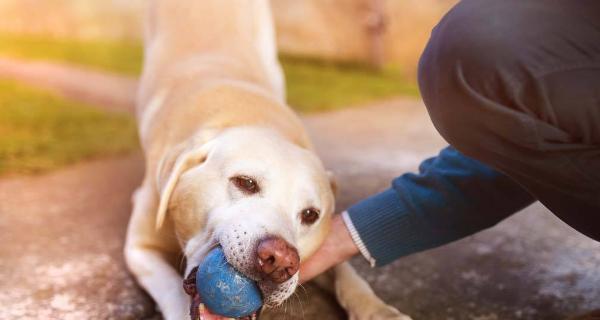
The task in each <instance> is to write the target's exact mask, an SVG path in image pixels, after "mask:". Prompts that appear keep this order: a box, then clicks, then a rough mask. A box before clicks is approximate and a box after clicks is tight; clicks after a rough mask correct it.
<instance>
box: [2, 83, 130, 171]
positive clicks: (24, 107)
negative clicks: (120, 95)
mask: <svg viewBox="0 0 600 320" xmlns="http://www.w3.org/2000/svg"><path fill="white" fill-rule="evenodd" d="M136 146H137V137H136V129H135V123H134V121H133V119H132V118H131V117H130V116H127V115H123V114H115V113H105V112H102V111H99V110H98V109H95V108H93V107H91V106H88V105H84V104H81V103H76V102H72V101H67V100H64V99H62V98H60V97H58V96H56V95H54V94H51V93H48V92H45V91H41V90H37V89H33V88H30V87H27V86H24V85H21V84H18V83H16V82H13V81H8V80H0V175H2V174H6V173H36V172H42V171H47V170H50V169H54V168H57V167H60V166H63V165H65V164H70V163H74V162H76V161H78V160H82V159H87V158H92V157H97V156H100V155H110V154H116V153H122V152H126V151H129V150H132V149H134V148H136Z"/></svg>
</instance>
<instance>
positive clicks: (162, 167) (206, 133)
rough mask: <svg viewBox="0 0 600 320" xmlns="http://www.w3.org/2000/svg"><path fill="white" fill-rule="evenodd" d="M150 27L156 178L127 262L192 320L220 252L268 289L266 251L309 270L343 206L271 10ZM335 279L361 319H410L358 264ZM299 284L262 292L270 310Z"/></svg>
mask: <svg viewBox="0 0 600 320" xmlns="http://www.w3.org/2000/svg"><path fill="white" fill-rule="evenodd" d="M146 23H147V24H146V30H145V59H144V70H143V74H142V78H141V82H140V89H139V92H138V97H137V102H138V103H137V118H138V123H139V133H140V139H141V142H142V146H143V149H144V153H145V158H146V174H145V178H144V181H143V182H142V185H141V186H140V187H139V188H138V190H137V191H136V193H135V194H134V196H133V202H134V209H133V213H132V216H131V221H130V223H129V228H128V232H127V241H126V245H125V256H126V261H127V265H128V266H129V268H130V270H131V272H132V273H133V274H134V275H135V277H136V278H137V280H138V282H139V284H140V285H141V286H142V287H143V288H144V289H146V290H147V291H148V293H149V294H150V295H151V296H152V298H154V300H155V301H156V303H157V304H158V306H159V308H160V309H161V311H162V312H163V314H164V316H165V318H166V319H177V320H180V319H188V318H189V316H188V310H189V304H190V299H189V297H188V296H186V294H185V293H184V291H183V289H182V279H183V275H184V274H185V275H187V274H188V273H189V272H190V270H191V269H192V267H193V266H195V265H197V264H199V263H200V262H201V261H202V259H203V257H204V256H205V254H206V253H207V252H208V250H210V249H211V248H212V247H214V245H216V244H219V245H221V246H222V247H223V249H224V252H225V255H226V257H227V258H228V260H229V262H230V263H232V264H233V265H234V267H236V268H237V269H238V270H240V271H241V272H244V273H245V274H246V275H247V276H249V277H251V278H254V279H256V280H259V278H258V277H257V275H256V274H255V273H256V271H255V270H254V268H253V261H254V259H255V257H254V256H253V251H254V250H253V248H254V247H255V246H256V243H257V241H258V240H259V239H261V238H262V237H265V236H267V235H278V236H280V237H283V238H284V239H285V240H287V241H288V242H289V243H290V244H291V245H293V246H294V247H296V248H297V250H298V252H299V255H300V258H301V259H305V258H306V257H308V256H310V255H311V254H312V253H313V252H314V251H315V250H316V249H317V248H318V246H319V245H320V243H321V242H322V241H323V239H324V237H325V235H326V234H327V231H328V229H329V225H330V221H331V217H332V215H333V211H334V198H333V192H332V188H331V184H330V180H329V175H328V174H327V172H326V171H325V170H324V168H323V166H322V164H321V162H320V160H319V159H318V158H317V157H316V156H315V154H314V151H313V149H312V146H311V143H310V141H309V139H308V136H307V134H306V132H305V131H304V128H303V126H302V124H301V122H300V120H299V119H298V117H297V116H296V115H295V114H294V113H293V112H292V111H291V110H290V109H289V107H287V106H286V105H285V101H284V97H285V92H284V83H283V75H282V72H281V67H280V65H279V63H278V61H277V56H276V47H275V40H274V32H273V25H272V21H271V13H270V8H269V3H268V1H267V0H202V1H188V0H154V1H150V2H149V8H148V14H147V17H146ZM239 175H244V176H250V177H252V178H253V179H255V180H256V181H257V182H258V183H259V185H260V190H261V191H260V193H259V194H255V195H248V194H245V193H244V192H242V191H240V190H239V189H238V188H237V187H236V186H235V185H234V184H233V183H232V182H231V178H232V177H235V176H239ZM307 207H314V208H317V209H319V210H320V212H321V215H320V217H319V219H318V220H317V222H316V223H315V224H313V225H310V226H307V225H303V224H302V223H301V221H300V217H299V213H300V212H301V210H303V209H305V208H307ZM234 255H235V256H236V257H237V259H235V258H234ZM182 256H183V257H185V258H186V259H185V260H186V261H187V265H186V266H185V270H181V268H180V267H181V265H180V262H181V257H182ZM335 270H336V271H335V292H336V293H337V296H338V298H339V300H340V303H341V304H342V306H344V307H345V308H346V310H347V311H348V313H349V315H350V317H351V318H352V319H407V318H406V317H405V316H403V315H402V314H400V313H399V312H398V311H397V310H395V309H393V308H391V307H389V306H386V305H385V304H384V303H383V302H382V301H381V300H379V299H378V298H377V297H376V296H375V295H374V294H373V292H372V291H371V289H370V288H369V287H368V285H367V284H366V282H364V280H362V279H361V278H360V277H359V276H358V275H357V274H356V273H355V272H354V271H353V270H352V268H351V267H350V266H349V265H348V264H343V265H341V266H339V267H337V268H336V269H335ZM297 281H298V275H297V274H296V275H294V276H293V277H292V278H291V279H289V280H288V281H286V282H284V283H282V284H280V285H273V284H265V283H262V282H260V281H259V285H260V286H261V290H262V291H263V295H264V298H265V303H266V305H267V306H275V305H278V304H281V303H282V302H283V301H284V300H285V299H287V298H288V297H289V296H290V295H291V294H292V293H293V291H294V290H295V289H296V286H297Z"/></svg>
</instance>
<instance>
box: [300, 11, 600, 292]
mask: <svg viewBox="0 0 600 320" xmlns="http://www.w3.org/2000/svg"><path fill="white" fill-rule="evenodd" d="M418 73H419V74H418V78H419V87H420V89H421V94H422V97H423V100H424V103H425V106H426V107H427V110H428V112H429V115H430V118H431V120H432V122H433V124H434V126H435V127H436V129H437V130H438V131H439V133H440V134H441V135H442V136H443V137H444V138H445V139H446V140H447V142H448V143H449V144H450V146H449V147H447V148H445V149H444V150H442V151H441V152H440V153H439V155H437V156H436V157H434V158H431V159H428V160H425V161H424V162H423V163H421V165H420V167H419V173H416V174H413V173H407V174H404V175H402V176H400V177H398V178H396V179H394V180H393V181H392V183H391V187H390V188H389V189H387V190H385V191H383V192H381V193H379V194H376V195H373V196H371V197H369V198H367V199H365V200H362V201H360V202H358V203H356V204H355V205H353V206H351V207H349V208H348V209H347V210H346V211H344V212H343V213H342V214H341V215H338V216H336V218H335V219H334V222H333V224H332V229H331V231H330V234H329V236H328V237H327V238H326V240H325V242H324V243H323V245H322V246H321V247H320V249H318V250H317V252H316V253H315V254H314V255H313V256H312V257H310V258H309V259H307V260H306V261H305V262H303V264H302V265H301V268H300V278H301V281H307V280H309V279H311V278H313V277H314V276H316V275H318V274H319V273H321V272H323V271H325V270H326V269H328V268H330V267H332V266H334V265H336V264H338V263H340V262H342V261H345V260H348V259H349V258H350V257H352V256H354V255H357V254H359V253H361V254H362V255H363V256H364V257H365V258H366V259H367V260H368V261H369V263H370V264H371V265H372V266H381V265H385V264H387V263H389V262H391V261H394V260H395V259H398V258H400V257H402V256H406V255H408V254H411V253H415V252H419V251H423V250H426V249H429V248H433V247H437V246H441V245H443V244H447V243H449V242H451V241H454V240H457V239H461V238H463V237H466V236H468V235H471V234H473V233H475V232H478V231H480V230H483V229H486V228H489V227H492V226H494V225H495V224H497V223H498V222H499V221H501V220H503V219H504V218H506V217H508V216H510V215H511V214H513V213H515V212H518V211H519V210H521V209H522V208H524V207H526V206H528V205H529V204H531V203H532V202H534V201H536V200H539V201H540V202H541V203H542V204H544V205H545V206H546V207H547V208H548V209H549V210H550V211H552V212H553V213H554V214H556V215H557V216H558V217H560V218H561V219H562V220H563V221H564V222H566V223H568V224H569V225H571V226H572V227H573V228H575V229H576V230H578V231H580V232H582V233H583V234H585V235H587V236H589V237H591V238H593V239H596V240H600V1H597V0H554V1H543V0H503V1H494V0H463V1H461V2H459V3H458V4H456V5H455V6H454V8H452V9H451V10H450V11H449V12H448V13H447V14H446V15H445V16H444V17H443V18H442V20H441V21H440V22H439V24H438V25H437V26H436V27H435V28H434V30H433V31H432V34H431V37H430V39H429V43H428V44H427V46H426V48H425V50H424V52H423V54H422V56H421V59H420V62H419V71H418Z"/></svg>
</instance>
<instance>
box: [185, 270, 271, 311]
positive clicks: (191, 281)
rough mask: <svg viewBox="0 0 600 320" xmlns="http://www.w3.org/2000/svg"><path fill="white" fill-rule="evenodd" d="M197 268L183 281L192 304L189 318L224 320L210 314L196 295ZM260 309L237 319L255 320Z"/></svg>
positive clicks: (198, 295) (197, 294)
mask: <svg viewBox="0 0 600 320" xmlns="http://www.w3.org/2000/svg"><path fill="white" fill-rule="evenodd" d="M197 270H198V267H194V269H192V271H191V272H190V274H189V275H188V276H187V278H185V279H184V280H183V290H185V293H187V294H188V295H189V296H190V297H191V298H192V302H191V304H190V317H191V319H192V320H221V319H225V318H224V317H222V316H219V315H215V314H214V313H212V312H211V311H210V310H209V309H208V308H207V307H206V305H205V304H204V303H203V302H202V297H201V296H200V294H199V293H198V290H197V289H196V271H197ZM261 310H262V308H260V309H258V310H257V311H256V312H254V313H253V314H251V315H249V316H245V317H241V318H237V319H238V320H257V319H258V316H259V315H260V312H261Z"/></svg>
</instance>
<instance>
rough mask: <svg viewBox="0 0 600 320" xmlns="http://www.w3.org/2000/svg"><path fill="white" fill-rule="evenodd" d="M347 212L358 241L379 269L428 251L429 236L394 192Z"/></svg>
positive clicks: (358, 204)
mask: <svg viewBox="0 0 600 320" xmlns="http://www.w3.org/2000/svg"><path fill="white" fill-rule="evenodd" d="M347 212H348V213H347V218H348V220H349V221H350V224H351V225H352V226H353V229H354V231H355V232H356V238H358V239H360V242H361V243H362V244H363V246H364V247H365V252H368V254H369V256H370V257H371V259H372V261H373V262H374V264H375V265H377V266H382V265H385V264H387V263H390V262H392V261H394V260H395V259H397V258H399V257H401V256H404V255H407V254H410V253H413V252H416V251H420V250H422V249H425V248H426V247H428V246H427V245H426V243H427V242H429V241H427V236H426V235H424V234H423V232H419V231H420V229H421V228H419V227H418V223H415V221H413V219H414V217H412V216H411V214H409V212H408V210H407V208H406V205H405V204H404V203H403V202H402V199H401V198H400V197H399V195H398V194H397V192H396V191H395V190H394V189H388V190H386V191H384V192H382V193H379V194H376V195H374V196H371V197H369V198H367V199H365V200H363V201H361V202H359V203H357V204H355V205H354V206H352V207H350V208H349V209H348V210H347ZM351 234H352V233H351ZM354 237H355V236H353V238H354ZM355 242H357V241H356V239H355ZM357 246H358V243H357ZM359 249H360V247H359ZM361 252H362V251H361ZM363 255H364V253H363Z"/></svg>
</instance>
